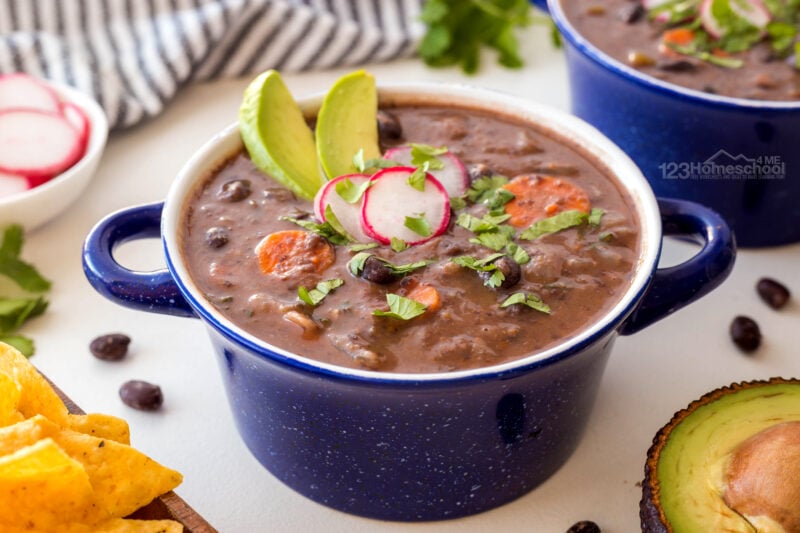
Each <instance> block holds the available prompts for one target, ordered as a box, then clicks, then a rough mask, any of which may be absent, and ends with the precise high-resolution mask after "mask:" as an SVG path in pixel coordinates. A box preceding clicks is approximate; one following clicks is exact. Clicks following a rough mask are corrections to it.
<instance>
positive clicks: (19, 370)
mask: <svg viewBox="0 0 800 533" xmlns="http://www.w3.org/2000/svg"><path fill="white" fill-rule="evenodd" d="M0 372H3V373H5V374H8V375H9V376H11V378H12V379H13V380H14V381H16V382H17V383H18V384H19V386H20V387H21V389H22V391H21V394H20V398H19V403H18V406H17V409H18V410H19V412H20V413H22V416H24V417H25V418H30V417H32V416H34V415H39V414H41V415H44V416H46V417H47V418H49V419H50V420H52V421H53V422H56V423H57V424H62V425H66V423H67V422H66V421H67V415H68V414H69V411H68V410H67V407H66V406H65V405H64V402H62V401H61V398H59V397H58V394H56V392H55V391H54V390H53V387H51V386H50V383H48V382H47V380H46V379H45V378H44V376H42V375H41V374H40V373H39V371H38V370H36V368H34V366H33V365H32V364H31V363H30V361H28V360H27V359H26V358H25V356H24V355H22V354H21V353H19V352H18V351H17V350H16V349H15V348H13V347H11V346H9V345H8V344H5V343H2V342H0Z"/></svg>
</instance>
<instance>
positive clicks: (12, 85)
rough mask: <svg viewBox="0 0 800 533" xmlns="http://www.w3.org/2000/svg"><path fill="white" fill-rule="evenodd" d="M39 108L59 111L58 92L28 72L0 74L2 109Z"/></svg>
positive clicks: (54, 111)
mask: <svg viewBox="0 0 800 533" xmlns="http://www.w3.org/2000/svg"><path fill="white" fill-rule="evenodd" d="M5 109H38V110H40V111H48V112H51V113H59V112H60V110H61V105H60V103H59V100H58V97H57V96H56V94H55V93H54V92H53V91H52V89H50V87H48V86H47V85H45V84H44V83H42V82H40V81H39V80H37V79H36V78H33V77H31V76H28V75H27V74H7V75H5V76H0V110H5Z"/></svg>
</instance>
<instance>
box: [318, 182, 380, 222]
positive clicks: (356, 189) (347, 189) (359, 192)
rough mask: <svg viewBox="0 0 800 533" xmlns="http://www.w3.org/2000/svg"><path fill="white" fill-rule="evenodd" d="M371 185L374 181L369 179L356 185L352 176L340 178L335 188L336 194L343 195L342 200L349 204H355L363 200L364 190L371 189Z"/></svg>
mask: <svg viewBox="0 0 800 533" xmlns="http://www.w3.org/2000/svg"><path fill="white" fill-rule="evenodd" d="M370 185H372V182H371V181H369V180H366V181H364V183H362V184H361V185H356V184H355V183H353V182H352V181H351V180H350V178H345V179H343V180H339V181H338V182H337V183H336V185H335V186H334V188H335V189H336V194H338V195H339V196H341V197H342V200H344V201H345V202H347V203H348V204H355V203H358V202H359V201H360V200H361V197H362V196H363V195H364V192H365V191H366V190H367V189H369V187H370ZM326 216H327V215H326Z"/></svg>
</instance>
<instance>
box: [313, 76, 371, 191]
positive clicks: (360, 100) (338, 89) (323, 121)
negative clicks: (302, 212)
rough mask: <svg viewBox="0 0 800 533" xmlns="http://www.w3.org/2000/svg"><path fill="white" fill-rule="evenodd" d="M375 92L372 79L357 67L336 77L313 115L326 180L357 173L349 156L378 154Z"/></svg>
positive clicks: (318, 150) (365, 157)
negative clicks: (361, 153) (355, 69)
mask: <svg viewBox="0 0 800 533" xmlns="http://www.w3.org/2000/svg"><path fill="white" fill-rule="evenodd" d="M377 115H378V91H377V89H376V87H375V78H374V77H373V76H372V75H371V74H368V73H367V72H366V71H364V70H357V71H355V72H351V73H349V74H345V75H344V76H342V77H341V78H339V79H338V80H337V81H336V83H334V85H333V86H332V87H331V88H330V90H329V91H328V93H327V94H326V95H325V99H324V100H323V102H322V107H321V108H320V110H319V115H318V117H317V130H316V132H317V155H318V157H319V161H320V163H321V164H322V168H323V170H324V171H325V174H326V175H327V177H328V179H333V178H335V177H337V176H341V175H343V174H351V173H353V172H357V170H356V168H355V166H354V164H353V156H355V155H356V154H357V153H358V152H359V151H360V150H363V151H364V152H363V155H364V160H369V159H377V158H379V157H381V150H380V146H379V144H378V126H377V124H378V118H377Z"/></svg>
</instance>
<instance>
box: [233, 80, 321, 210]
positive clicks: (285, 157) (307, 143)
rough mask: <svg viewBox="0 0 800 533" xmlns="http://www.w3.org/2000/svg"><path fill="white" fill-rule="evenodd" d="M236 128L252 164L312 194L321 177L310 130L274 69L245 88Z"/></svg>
mask: <svg viewBox="0 0 800 533" xmlns="http://www.w3.org/2000/svg"><path fill="white" fill-rule="evenodd" d="M239 132H240V134H241V136H242V141H243V142H244V145H245V147H246V148H247V152H248V153H249V154H250V158H251V159H252V161H253V163H254V164H255V165H256V167H258V168H259V169H260V170H261V171H263V172H265V173H266V174H269V175H270V176H272V177H273V178H275V179H276V180H277V181H279V182H280V183H281V184H283V185H284V186H285V187H287V188H288V189H289V190H291V191H292V192H293V193H295V194H296V195H297V196H299V197H301V198H305V199H306V200H312V199H313V198H314V195H315V194H316V193H317V191H318V190H319V188H320V187H321V186H322V184H323V183H324V181H325V180H324V178H323V176H322V174H321V172H320V169H319V161H318V160H317V151H316V146H315V143H314V134H313V132H312V131H311V128H310V127H309V126H308V124H307V123H306V119H305V117H304V116H303V113H302V111H301V110H300V107H299V106H298V105H297V102H295V100H294V98H293V97H292V95H291V93H290V92H289V89H288V88H287V87H286V85H285V84H284V83H283V80H282V79H281V76H280V74H279V73H278V72H277V71H275V70H267V71H266V72H264V73H262V74H260V75H259V76H257V77H256V78H255V79H254V80H253V81H252V82H250V85H248V86H247V88H246V89H245V92H244V97H243V99H242V103H241V105H240V107H239Z"/></svg>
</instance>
